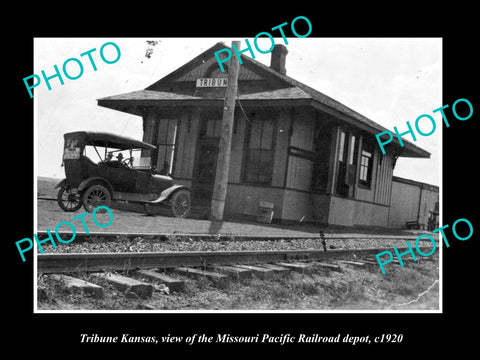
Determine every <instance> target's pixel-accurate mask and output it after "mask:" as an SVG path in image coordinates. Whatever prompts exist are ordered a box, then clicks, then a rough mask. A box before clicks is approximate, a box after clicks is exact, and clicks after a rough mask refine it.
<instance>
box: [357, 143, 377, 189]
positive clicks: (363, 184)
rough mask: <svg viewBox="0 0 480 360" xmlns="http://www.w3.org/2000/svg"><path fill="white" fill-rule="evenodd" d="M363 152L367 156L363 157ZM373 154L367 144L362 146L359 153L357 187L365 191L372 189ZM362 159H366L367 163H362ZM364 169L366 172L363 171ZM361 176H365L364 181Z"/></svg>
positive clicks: (371, 148)
mask: <svg viewBox="0 0 480 360" xmlns="http://www.w3.org/2000/svg"><path fill="white" fill-rule="evenodd" d="M364 152H365V153H367V154H369V155H370V156H368V155H364ZM374 157H375V152H374V150H373V147H372V146H371V145H370V144H368V143H363V144H362V149H361V151H360V164H359V166H360V168H359V172H358V185H359V186H360V187H362V188H365V189H371V188H372V174H373V162H374ZM364 159H367V163H366V164H365V163H364ZM364 169H366V170H364ZM363 175H365V177H366V178H365V179H363V178H362V177H363Z"/></svg>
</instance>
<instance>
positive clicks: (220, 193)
mask: <svg viewBox="0 0 480 360" xmlns="http://www.w3.org/2000/svg"><path fill="white" fill-rule="evenodd" d="M239 46H240V42H239V41H232V48H234V47H236V48H238V47H239ZM238 71H239V62H238V58H237V57H236V56H232V57H231V59H230V62H229V66H228V86H227V89H226V92H225V101H224V105H223V117H222V131H221V134H220V143H219V149H218V157H217V171H216V174H215V184H214V186H213V196H212V206H211V219H212V220H215V221H222V220H223V211H224V208H225V198H226V195H227V184H228V172H229V168H230V153H231V147H232V133H233V119H234V112H235V100H236V98H237V82H238Z"/></svg>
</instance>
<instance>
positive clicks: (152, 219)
mask: <svg viewBox="0 0 480 360" xmlns="http://www.w3.org/2000/svg"><path fill="white" fill-rule="evenodd" d="M55 183H56V180H53V179H47V178H39V179H38V182H37V196H38V200H37V229H36V231H45V229H46V228H49V229H50V230H54V229H55V227H56V226H57V224H59V223H60V222H63V221H69V222H71V223H72V224H73V225H74V226H75V229H76V231H77V232H84V231H83V226H82V223H81V219H77V220H73V221H72V218H73V217H75V216H78V215H81V214H82V213H84V212H85V210H84V209H83V207H82V208H80V210H78V211H76V212H73V213H67V212H64V211H63V210H61V209H60V207H59V206H58V204H57V202H56V193H57V191H58V189H55V188H54V186H55ZM45 198H48V199H50V200H45ZM111 209H112V212H113V222H112V224H111V225H110V226H108V227H105V228H99V227H97V226H96V225H95V224H94V222H93V221H92V219H91V216H90V215H88V216H85V217H84V220H85V222H86V224H87V227H88V229H89V230H90V231H92V232H114V233H131V234H132V233H133V234H136V233H139V234H146V233H150V234H223V235H239V236H241V235H243V236H249V235H252V236H255V235H260V236H261V235H272V236H285V237H290V236H305V235H309V234H315V235H318V233H319V230H320V228H319V227H316V226H313V225H312V224H305V223H290V224H288V225H281V224H264V223H258V222H254V221H245V220H241V221H239V220H237V219H236V220H235V221H222V222H213V221H210V220H200V219H196V218H195V216H194V215H192V216H191V217H189V218H188V219H177V218H174V217H171V216H169V214H165V216H160V215H155V216H147V215H145V214H143V213H140V212H136V211H138V210H139V209H138V208H136V207H135V206H134V205H125V204H112V205H111ZM129 210H130V211H129ZM132 210H134V211H132ZM167 213H168V211H167ZM98 216H99V222H100V223H101V224H106V223H107V222H108V221H109V216H108V214H104V215H98ZM102 221H103V222H102ZM60 230H61V231H62V230H63V231H70V229H69V228H68V226H64V227H62V228H61V229H60ZM321 230H322V231H324V232H325V233H327V234H328V233H345V234H349V235H350V234H351V236H352V237H354V236H355V235H354V234H360V233H368V234H389V235H404V234H416V233H417V232H418V231H402V230H392V229H382V228H378V229H357V228H355V229H351V228H341V227H322V229H321Z"/></svg>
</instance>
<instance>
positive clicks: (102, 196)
mask: <svg viewBox="0 0 480 360" xmlns="http://www.w3.org/2000/svg"><path fill="white" fill-rule="evenodd" d="M111 202H112V197H111V195H110V192H109V191H108V189H107V188H106V187H105V186H103V185H92V186H90V187H89V188H88V189H87V190H86V191H85V193H84V194H83V207H84V208H85V210H87V211H88V212H93V210H95V208H96V207H97V206H110V204H111Z"/></svg>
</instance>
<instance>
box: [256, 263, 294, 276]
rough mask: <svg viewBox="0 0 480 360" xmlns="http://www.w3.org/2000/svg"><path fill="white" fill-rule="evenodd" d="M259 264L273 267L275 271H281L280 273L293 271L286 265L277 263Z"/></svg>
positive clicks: (269, 267)
mask: <svg viewBox="0 0 480 360" xmlns="http://www.w3.org/2000/svg"><path fill="white" fill-rule="evenodd" d="M258 266H261V267H264V268H267V269H272V270H273V271H274V272H275V273H279V274H285V273H288V272H290V271H291V269H289V268H286V267H285V266H279V265H275V264H258Z"/></svg>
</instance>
